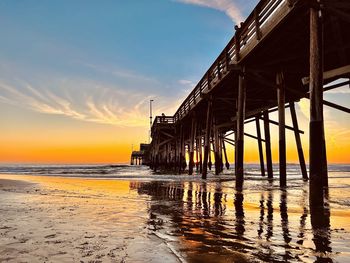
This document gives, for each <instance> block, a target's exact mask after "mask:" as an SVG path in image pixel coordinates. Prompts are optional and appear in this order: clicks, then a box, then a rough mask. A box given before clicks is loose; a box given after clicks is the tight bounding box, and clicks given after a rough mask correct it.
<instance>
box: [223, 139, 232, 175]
mask: <svg viewBox="0 0 350 263" xmlns="http://www.w3.org/2000/svg"><path fill="white" fill-rule="evenodd" d="M223 136H224V135H223ZM221 142H222V149H223V151H224V157H225V166H226V169H227V170H228V169H230V163H229V162H228V158H227V152H226V145H225V140H224V139H223V137H222V140H221Z"/></svg>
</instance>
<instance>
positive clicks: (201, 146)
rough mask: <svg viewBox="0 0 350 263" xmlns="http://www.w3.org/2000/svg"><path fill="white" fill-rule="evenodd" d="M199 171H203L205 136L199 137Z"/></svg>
mask: <svg viewBox="0 0 350 263" xmlns="http://www.w3.org/2000/svg"><path fill="white" fill-rule="evenodd" d="M199 172H200V173H201V174H202V172H203V136H202V135H201V136H200V138H199Z"/></svg>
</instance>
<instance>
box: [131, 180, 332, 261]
mask: <svg viewBox="0 0 350 263" xmlns="http://www.w3.org/2000/svg"><path fill="white" fill-rule="evenodd" d="M130 187H131V188H132V189H136V190H137V191H138V193H139V194H147V195H150V196H151V199H152V201H151V203H150V206H149V213H150V216H152V217H153V218H151V219H150V222H155V221H157V220H158V221H157V222H162V226H161V228H154V227H153V226H152V228H151V229H153V230H154V231H155V232H156V231H158V232H159V233H158V235H160V236H162V237H164V236H167V238H168V239H169V238H170V237H177V239H175V240H176V241H175V240H174V239H172V240H173V241H174V242H175V243H176V246H178V249H179V251H180V252H181V254H182V256H183V257H184V258H186V259H187V260H189V261H190V262H204V261H205V260H207V261H213V262H232V261H233V262H248V261H252V260H253V261H254V260H262V261H270V262H271V261H288V262H290V261H301V260H302V261H305V260H306V261H309V260H310V259H311V260H312V261H313V260H316V261H318V260H323V261H326V262H331V261H332V258H331V257H332V254H331V253H330V252H332V249H331V241H330V239H331V236H330V224H329V215H330V213H329V209H327V211H325V210H324V211H322V210H319V209H316V210H312V209H311V222H308V209H307V196H308V193H307V188H306V187H303V188H302V192H301V194H300V195H299V196H297V197H296V196H295V194H294V196H293V194H292V197H291V198H292V199H293V198H294V199H296V198H297V201H296V200H294V202H295V201H296V202H297V203H298V205H300V206H299V208H298V209H295V208H292V212H289V209H288V206H289V205H288V204H289V203H288V200H289V195H290V193H289V192H288V190H280V189H278V188H277V189H276V188H274V187H273V185H268V186H267V187H266V188H265V189H264V191H261V192H259V193H258V194H256V195H257V202H256V204H254V203H251V202H248V201H245V194H244V192H238V191H237V192H233V193H230V191H234V190H232V188H227V187H225V185H223V184H222V183H220V182H212V183H206V182H200V183H199V182H188V183H187V182H182V183H165V182H147V183H130ZM250 193H251V192H250ZM250 198H251V197H250ZM278 205H279V209H276V208H274V206H275V207H278ZM294 205H295V203H294ZM276 213H278V214H279V217H280V220H276V218H278V217H276V215H275V214H276ZM274 215H275V217H274ZM160 219H161V220H160ZM308 224H310V225H311V227H310V228H308V227H307V225H308ZM170 239H171V238H170ZM306 240H307V241H308V242H306V243H307V245H304V242H305V241H306ZM312 243H313V245H312ZM209 252H210V253H209Z"/></svg>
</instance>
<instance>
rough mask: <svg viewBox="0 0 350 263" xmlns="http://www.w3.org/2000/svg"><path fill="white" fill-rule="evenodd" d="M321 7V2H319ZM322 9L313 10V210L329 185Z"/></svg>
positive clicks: (311, 80) (311, 11) (313, 8)
mask: <svg viewBox="0 0 350 263" xmlns="http://www.w3.org/2000/svg"><path fill="white" fill-rule="evenodd" d="M318 4H319V3H318ZM321 15H322V13H321V9H320V8H317V6H313V7H311V8H310V191H309V192H310V197H309V199H310V207H321V206H323V205H324V201H323V186H327V185H328V178H327V177H328V175H327V161H326V160H327V157H326V147H325V136H324V122H323V103H322V101H323V21H322V16H321Z"/></svg>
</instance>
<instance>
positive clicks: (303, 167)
mask: <svg viewBox="0 0 350 263" xmlns="http://www.w3.org/2000/svg"><path fill="white" fill-rule="evenodd" d="M289 109H290V114H291V117H292V122H293V128H294V137H295V143H296V145H297V151H298V157H299V163H300V169H301V174H302V176H303V179H304V180H308V176H307V171H306V165H305V158H304V153H303V148H302V144H301V139H300V134H299V132H298V130H299V125H298V119H297V114H296V111H295V106H294V102H291V103H289Z"/></svg>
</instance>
